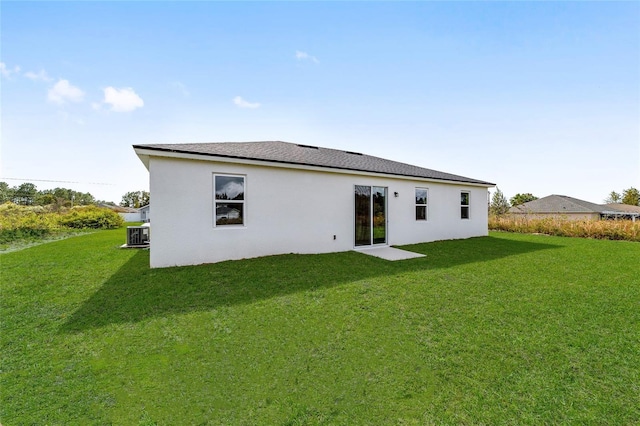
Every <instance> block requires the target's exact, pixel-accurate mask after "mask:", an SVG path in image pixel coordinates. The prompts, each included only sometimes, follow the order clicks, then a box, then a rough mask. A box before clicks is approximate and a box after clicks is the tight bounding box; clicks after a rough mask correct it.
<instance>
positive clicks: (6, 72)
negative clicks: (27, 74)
mask: <svg viewBox="0 0 640 426" xmlns="http://www.w3.org/2000/svg"><path fill="white" fill-rule="evenodd" d="M19 72H20V67H19V66H17V65H16V66H15V67H13V69H9V68H7V64H5V63H4V62H0V75H2V76H3V77H6V78H9V77H11V74H18V73H19Z"/></svg>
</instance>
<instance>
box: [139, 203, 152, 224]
mask: <svg viewBox="0 0 640 426" xmlns="http://www.w3.org/2000/svg"><path fill="white" fill-rule="evenodd" d="M150 211H151V210H150V207H149V204H147V205H146V206H142V207H140V208H139V209H138V212H139V213H140V220H141V221H142V222H150V221H151V218H150V216H149V212H150Z"/></svg>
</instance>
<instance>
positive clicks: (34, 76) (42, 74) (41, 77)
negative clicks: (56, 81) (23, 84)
mask: <svg viewBox="0 0 640 426" xmlns="http://www.w3.org/2000/svg"><path fill="white" fill-rule="evenodd" d="M24 76H25V77H27V78H28V79H30V80H33V81H52V80H53V79H52V78H51V77H49V74H47V72H46V71H45V70H40V71H39V72H37V73H35V72H33V71H28V72H26V73H24Z"/></svg>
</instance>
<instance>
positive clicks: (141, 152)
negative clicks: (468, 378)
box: [135, 148, 495, 188]
mask: <svg viewBox="0 0 640 426" xmlns="http://www.w3.org/2000/svg"><path fill="white" fill-rule="evenodd" d="M135 151H136V154H138V157H139V158H140V160H141V161H142V162H143V163H144V165H145V166H146V167H147V170H149V157H164V158H176V159H183V160H196V161H209V162H216V163H229V164H246V165H252V166H263V167H277V168H280V169H294V170H308V171H316V172H325V173H340V174H346V175H356V176H372V177H386V178H391V179H401V180H411V181H420V182H434V183H447V184H451V185H459V186H474V187H480V188H491V187H493V186H495V185H486V184H480V183H472V182H460V181H455V180H444V179H430V178H424V177H416V176H404V175H395V174H390V173H379V172H367V171H360V170H349V169H338V168H333V167H328V166H327V167H320V166H309V165H305V164H292V163H284V162H282V163H280V162H277V161H269V160H251V159H246V158H232V157H221V156H216V155H209V154H190V153H183V152H171V151H160V150H155V149H144V148H135Z"/></svg>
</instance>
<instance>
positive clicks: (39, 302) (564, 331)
mask: <svg viewBox="0 0 640 426" xmlns="http://www.w3.org/2000/svg"><path fill="white" fill-rule="evenodd" d="M124 235H125V234H124V230H123V229H121V230H116V231H100V232H97V233H94V234H90V235H83V236H79V237H74V238H70V239H67V240H63V241H57V242H52V243H48V244H43V245H40V246H36V247H31V248H28V249H25V250H22V251H18V252H13V253H7V254H3V255H0V262H1V268H2V270H1V272H2V287H1V289H2V293H1V311H0V313H1V320H2V330H1V333H2V334H1V343H2V347H1V351H2V352H1V358H2V359H1V362H2V364H1V374H2V376H1V377H2V379H1V380H2V382H1V392H2V401H1V404H0V410H1V417H0V422H1V423H2V424H3V425H5V426H12V425H20V424H48V425H72V424H101V425H102V424H115V425H137V424H139V425H153V424H158V425H183V424H223V425H229V424H234V425H236V424H240V425H242V424H246V425H254V424H266V425H303V424H331V425H333V424H349V425H352V424H372V425H373V424H375V425H379V424H392V425H411V424H416V425H425V424H438V425H440V424H491V425H494V424H516V423H517V424H532V425H540V424H638V423H640V266H639V265H640V244H639V243H631V242H621V241H596V240H586V239H570V238H559V237H545V236H531V235H518V234H506V233H492V234H491V236H490V237H486V238H475V239H470V240H464V241H445V242H438V243H430V244H419V245H414V246H411V247H407V248H409V249H411V250H414V251H417V252H421V253H424V254H426V255H427V257H425V258H419V259H412V260H406V261H400V262H387V261H384V260H382V259H378V258H374V257H369V256H366V255H363V254H360V253H355V252H347V253H338V254H327V255H304V256H303V255H285V256H274V257H267V258H260V259H252V260H243V261H235V262H224V263H220V264H216V265H204V266H197V267H182V268H167V269H158V270H150V269H149V267H148V257H149V252H148V251H141V250H120V249H118V248H117V247H118V246H119V245H120V244H122V243H123V242H124V240H125V237H124Z"/></svg>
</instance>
